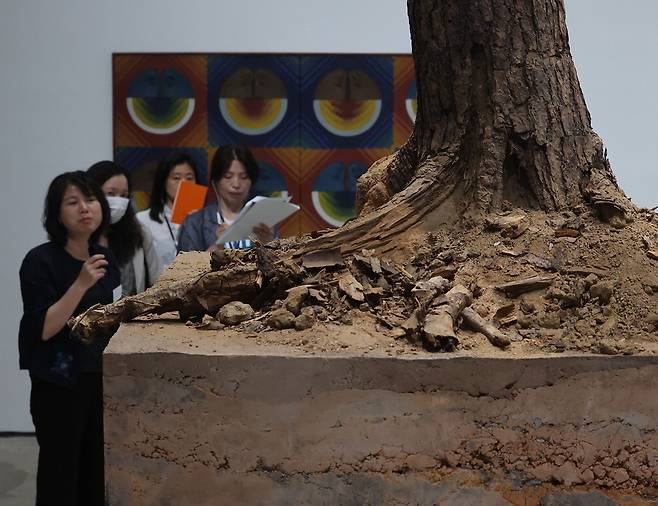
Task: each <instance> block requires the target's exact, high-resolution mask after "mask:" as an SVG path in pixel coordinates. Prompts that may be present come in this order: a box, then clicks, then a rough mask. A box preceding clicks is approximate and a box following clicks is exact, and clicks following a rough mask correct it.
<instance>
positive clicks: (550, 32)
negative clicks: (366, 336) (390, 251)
mask: <svg viewBox="0 0 658 506" xmlns="http://www.w3.org/2000/svg"><path fill="white" fill-rule="evenodd" d="M408 10H409V21H410V29H411V41H412V48H413V55H414V62H415V67H416V77H417V92H418V94H417V95H418V114H417V117H416V124H415V127H414V131H413V133H412V135H411V137H410V139H409V141H408V142H407V143H406V144H405V145H404V146H403V147H402V148H401V149H400V150H399V151H398V152H397V153H396V154H395V155H392V156H390V157H388V158H385V159H383V160H380V161H379V162H377V163H376V164H375V165H373V167H372V168H371V169H370V170H369V171H368V172H367V173H366V174H365V175H364V176H362V178H361V179H360V181H359V186H358V189H357V209H360V217H359V218H358V219H357V220H355V221H354V222H352V223H348V224H347V225H346V226H344V227H343V228H342V229H339V230H337V231H334V232H332V233H329V234H325V235H324V236H322V237H321V238H319V239H318V240H316V241H314V242H313V243H310V244H309V245H308V247H307V249H306V251H309V250H312V249H317V248H326V247H331V248H333V247H336V246H341V248H342V250H343V251H344V252H349V251H355V250H358V249H359V248H362V247H373V246H377V247H379V248H380V249H382V250H386V249H387V245H388V244H389V243H391V242H392V241H393V240H394V238H395V237H396V236H397V235H398V234H400V233H401V232H402V231H404V230H406V229H408V228H410V227H413V226H414V225H416V224H418V223H419V222H420V221H421V220H423V219H424V218H425V217H427V215H428V214H430V213H432V214H433V215H434V216H441V217H442V221H451V219H450V218H451V217H453V218H454V219H455V220H456V218H457V217H459V216H466V217H468V218H469V219H476V220H477V219H480V218H481V217H482V216H483V215H484V214H486V213H491V212H495V211H497V210H500V209H502V208H505V207H509V206H514V207H521V208H526V209H539V210H544V211H557V210H560V209H564V208H570V207H574V206H578V205H581V204H583V203H588V204H592V205H594V206H595V207H596V208H597V209H598V210H599V212H600V213H601V216H602V218H604V219H606V220H610V219H612V218H615V219H618V220H623V219H624V214H625V213H626V211H627V210H628V207H629V204H628V202H627V200H626V198H625V197H624V196H623V193H622V192H621V191H620V190H619V188H618V186H617V182H616V180H615V177H614V175H613V173H612V170H611V168H610V164H609V162H608V159H607V157H606V153H605V150H604V148H603V144H602V142H601V140H600V138H599V137H598V136H597V135H596V133H595V132H594V131H593V130H592V127H591V121H590V115H589V112H588V110H587V106H586V105H585V100H584V98H583V94H582V91H581V89H580V84H579V82H578V76H577V74H576V69H575V66H574V63H573V61H572V58H571V53H570V49H569V40H568V35H567V28H566V24H565V11H564V5H563V1H562V0H469V1H464V0H441V1H438V0H408ZM434 221H435V220H434Z"/></svg>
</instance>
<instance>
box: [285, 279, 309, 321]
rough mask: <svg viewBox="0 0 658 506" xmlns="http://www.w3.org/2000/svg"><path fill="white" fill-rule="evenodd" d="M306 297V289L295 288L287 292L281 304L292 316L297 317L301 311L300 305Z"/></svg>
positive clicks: (303, 287)
mask: <svg viewBox="0 0 658 506" xmlns="http://www.w3.org/2000/svg"><path fill="white" fill-rule="evenodd" d="M306 297H308V287H306V286H296V287H294V288H291V289H290V290H288V296H287V297H286V300H285V301H284V302H283V307H285V308H286V309H287V310H288V311H290V312H291V313H292V314H294V315H299V313H300V312H301V310H302V305H303V304H304V301H305V300H306Z"/></svg>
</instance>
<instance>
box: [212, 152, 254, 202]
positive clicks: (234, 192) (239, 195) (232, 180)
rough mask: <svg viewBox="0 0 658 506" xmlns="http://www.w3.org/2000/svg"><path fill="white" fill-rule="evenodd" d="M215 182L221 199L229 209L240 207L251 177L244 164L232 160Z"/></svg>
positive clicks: (247, 190)
mask: <svg viewBox="0 0 658 506" xmlns="http://www.w3.org/2000/svg"><path fill="white" fill-rule="evenodd" d="M216 184H217V192H218V193H219V197H220V198H221V199H222V201H223V202H224V203H225V204H226V205H227V206H228V207H229V208H231V209H238V210H239V209H241V208H242V206H243V205H244V203H245V202H246V200H247V197H248V196H249V191H250V190H251V179H249V174H248V173H247V169H246V168H245V166H244V164H243V163H242V162H241V161H239V160H233V161H232V162H231V165H230V166H229V168H228V170H227V171H226V172H225V173H224V175H222V177H221V178H220V179H219V181H218V182H217V183H216Z"/></svg>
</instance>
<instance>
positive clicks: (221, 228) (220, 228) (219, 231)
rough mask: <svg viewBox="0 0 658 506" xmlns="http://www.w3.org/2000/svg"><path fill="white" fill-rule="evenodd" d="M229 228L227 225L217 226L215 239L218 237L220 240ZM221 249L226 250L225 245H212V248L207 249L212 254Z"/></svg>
mask: <svg viewBox="0 0 658 506" xmlns="http://www.w3.org/2000/svg"><path fill="white" fill-rule="evenodd" d="M228 227H229V226H228V225H227V224H226V223H220V224H219V225H217V229H216V230H215V237H216V238H217V239H219V238H220V236H221V235H222V234H223V233H224V232H226V230H227V229H228ZM220 249H224V245H223V244H211V245H210V246H208V248H207V249H206V251H208V252H210V253H212V252H213V251H218V250H220Z"/></svg>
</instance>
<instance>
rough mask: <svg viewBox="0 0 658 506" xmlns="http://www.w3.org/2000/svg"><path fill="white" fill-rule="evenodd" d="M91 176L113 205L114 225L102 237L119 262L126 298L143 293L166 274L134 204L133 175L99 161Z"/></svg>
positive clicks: (90, 169) (90, 173)
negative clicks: (131, 185)
mask: <svg viewBox="0 0 658 506" xmlns="http://www.w3.org/2000/svg"><path fill="white" fill-rule="evenodd" d="M87 174H89V176H90V177H91V178H92V179H93V180H94V181H96V182H97V183H98V184H99V185H100V186H101V188H102V190H103V193H104V194H105V197H106V198H107V202H108V204H109V206H110V213H111V219H110V226H109V227H108V228H107V229H106V230H105V232H104V233H103V234H102V235H101V237H100V241H99V242H100V244H102V245H105V246H107V247H108V248H109V249H110V250H111V251H112V253H114V256H115V257H116V259H117V262H118V264H119V270H120V271H121V287H122V292H123V295H135V294H136V293H139V292H143V291H144V290H146V289H147V288H148V287H149V286H151V285H152V284H153V283H155V282H156V281H157V279H158V277H159V276H160V273H161V272H162V270H163V268H162V262H161V261H160V257H159V256H158V254H157V252H156V250H155V247H154V246H153V238H152V237H151V233H150V232H149V231H148V229H145V228H143V227H142V226H141V225H140V224H139V222H138V221H137V218H135V212H134V211H133V208H132V206H131V205H130V195H131V193H130V192H131V188H130V176H129V174H128V172H127V171H126V169H124V168H123V167H121V166H120V165H117V164H116V163H114V162H110V161H102V162H97V163H95V164H94V165H92V166H91V167H89V169H87Z"/></svg>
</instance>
